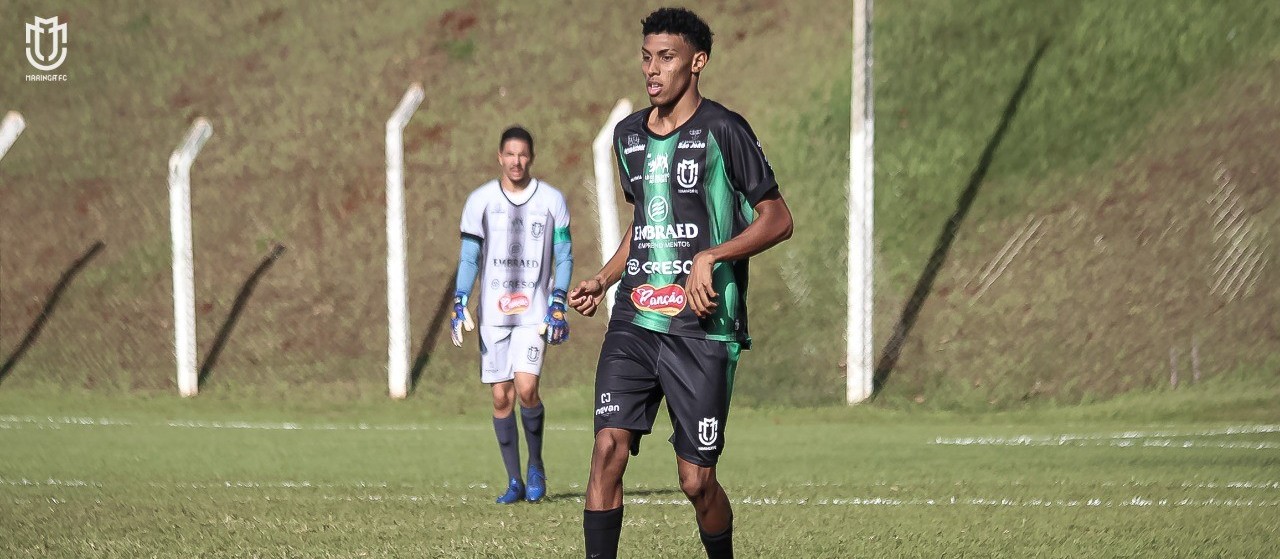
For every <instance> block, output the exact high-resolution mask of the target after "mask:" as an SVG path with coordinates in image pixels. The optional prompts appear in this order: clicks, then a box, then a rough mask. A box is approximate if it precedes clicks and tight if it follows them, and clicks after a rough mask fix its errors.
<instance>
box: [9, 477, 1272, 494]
mask: <svg viewBox="0 0 1280 559" xmlns="http://www.w3.org/2000/svg"><path fill="white" fill-rule="evenodd" d="M6 485H7V486H11V487H94V488H105V487H109V485H110V484H104V483H102V482H99V481H87V480H83V479H55V478H43V479H33V478H26V477H21V478H2V477H0V486H6ZM146 485H147V486H148V487H152V488H155V489H179V490H185V489H191V490H196V491H205V490H211V489H300V490H305V489H406V490H445V491H449V490H472V489H486V490H487V489H490V487H491V486H490V484H488V483H485V482H479V481H473V482H466V483H450V482H447V481H446V482H441V483H430V484H413V483H402V482H395V483H392V482H387V481H350V482H343V483H334V482H321V481H308V480H277V481H246V480H238V481H237V480H225V481H201V482H149V483H147V484H146ZM916 485H919V484H912V483H891V482H887V481H879V482H875V483H870V484H868V483H840V482H813V481H810V482H802V483H794V484H785V483H780V484H769V483H761V484H752V485H751V486H750V487H749V488H735V487H730V488H729V491H730V492H731V493H740V492H746V491H769V492H783V491H786V490H790V489H797V488H806V489H807V488H832V487H838V488H853V489H866V488H867V486H871V487H882V488H891V490H898V488H902V487H906V488H911V487H913V486H916ZM964 485H966V486H972V487H978V486H995V487H1019V488H1029V487H1031V486H1030V485H1028V484H1027V483H1026V482H1023V481H1019V480H1013V481H992V482H990V483H987V482H982V483H967V484H964ZM1036 485H1037V486H1046V487H1058V488H1072V487H1078V488H1104V489H1113V488H1119V489H1150V488H1175V487H1176V488H1179V489H1237V490H1258V491H1280V481H1275V480H1273V481H1266V480H1255V481H1181V482H1176V481H1138V480H1132V479H1130V480H1125V481H1102V482H1085V483H1074V482H1070V481H1063V480H1059V481H1053V482H1049V483H1045V484H1036ZM493 487H495V488H498V486H496V485H495V486H493ZM563 487H564V488H566V489H568V490H573V491H581V490H582V484H580V483H570V484H567V485H565V486H563ZM501 488H505V485H503V486H502V487H501ZM627 490H628V491H669V492H672V493H674V492H677V491H679V489H678V488H677V487H676V485H675V484H672V485H648V484H643V483H639V484H632V485H628V486H627Z"/></svg>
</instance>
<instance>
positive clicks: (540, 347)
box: [511, 326, 547, 502]
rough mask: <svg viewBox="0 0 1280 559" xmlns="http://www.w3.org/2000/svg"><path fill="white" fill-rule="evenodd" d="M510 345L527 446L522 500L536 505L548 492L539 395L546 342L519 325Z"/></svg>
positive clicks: (531, 329) (532, 329) (543, 415)
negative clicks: (527, 455) (527, 460)
mask: <svg viewBox="0 0 1280 559" xmlns="http://www.w3.org/2000/svg"><path fill="white" fill-rule="evenodd" d="M511 343H512V351H513V353H512V355H511V359H512V361H513V367H514V368H515V371H516V373H515V384H516V394H517V396H518V397H519V402H520V422H521V423H522V424H524V437H525V442H526V443H527V444H528V447H529V475H528V477H527V478H526V482H527V485H526V486H525V499H526V500H528V501H529V502H537V501H540V500H542V497H543V496H545V495H546V493H547V471H546V468H545V467H544V466H543V464H542V428H543V425H544V423H545V419H546V408H545V407H544V406H543V405H542V398H541V396H539V395H538V381H539V379H540V378H541V374H542V361H543V357H544V354H543V353H544V351H546V340H544V339H543V338H542V336H541V335H540V334H539V333H538V327H537V326H520V327H517V328H516V329H515V331H514V332H512V334H511Z"/></svg>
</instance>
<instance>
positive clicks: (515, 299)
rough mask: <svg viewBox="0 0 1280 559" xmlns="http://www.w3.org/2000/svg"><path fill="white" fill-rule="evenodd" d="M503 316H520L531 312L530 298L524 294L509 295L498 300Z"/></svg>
mask: <svg viewBox="0 0 1280 559" xmlns="http://www.w3.org/2000/svg"><path fill="white" fill-rule="evenodd" d="M498 310H499V311H502V314H520V313H522V312H524V311H527V310H529V296H528V295H525V294H524V293H507V294H504V295H503V296H502V297H501V298H499V299H498Z"/></svg>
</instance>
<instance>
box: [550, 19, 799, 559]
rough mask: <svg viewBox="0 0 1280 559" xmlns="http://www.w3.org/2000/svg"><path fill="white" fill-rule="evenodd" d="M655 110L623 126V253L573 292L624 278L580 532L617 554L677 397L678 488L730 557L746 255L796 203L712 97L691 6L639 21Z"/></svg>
mask: <svg viewBox="0 0 1280 559" xmlns="http://www.w3.org/2000/svg"><path fill="white" fill-rule="evenodd" d="M642 25H643V36H644V43H643V47H642V48H641V49H640V53H641V64H640V67H641V69H642V70H643V73H644V79H645V87H646V91H647V93H648V94H649V101H650V103H651V105H652V106H651V107H649V108H646V109H643V110H641V111H639V112H637V113H635V114H632V115H631V116H629V117H627V118H626V119H624V120H623V121H622V122H620V123H619V124H618V126H617V128H615V130H614V149H615V150H616V152H615V156H616V158H617V162H618V171H619V176H620V179H621V183H622V192H623V194H624V196H625V197H626V200H627V201H628V202H630V203H631V204H633V206H634V212H633V217H632V223H631V226H630V227H628V228H627V232H626V235H625V238H624V239H623V241H622V244H621V245H620V246H619V247H618V251H617V253H615V254H614V255H613V257H612V258H611V259H610V260H609V262H608V263H606V264H605V265H604V267H603V268H602V269H601V270H600V272H599V273H598V274H596V275H595V276H594V277H592V278H590V279H588V280H586V281H583V282H581V283H579V284H578V286H577V287H576V288H574V290H573V292H572V293H570V295H569V305H570V306H572V307H573V308H574V309H575V310H577V311H578V312H580V313H582V314H583V315H584V316H591V315H593V314H594V313H595V311H596V309H597V308H598V306H599V305H600V301H601V300H602V299H603V298H604V296H605V292H606V289H608V288H609V287H610V286H611V285H613V284H614V283H615V282H618V281H619V280H621V282H622V283H621V286H620V287H619V289H618V294H617V300H616V303H615V306H614V310H613V317H612V319H611V320H610V322H609V327H608V331H607V332H606V334H605V338H604V344H603V346H602V347H601V349H600V360H599V364H598V365H597V368H596V382H595V432H596V436H595V448H594V449H593V450H592V453H591V470H590V478H589V479H588V482H587V494H586V507H585V510H584V511H583V532H584V537H585V540H586V551H587V557H591V558H601V557H615V556H616V555H617V550H618V538H619V535H620V533H621V530H622V473H623V471H624V470H625V469H626V466H627V460H628V451H629V452H630V453H631V454H636V453H638V452H639V450H640V438H641V436H643V435H645V434H648V433H649V432H651V430H652V426H653V422H654V419H655V417H656V415H657V411H658V404H659V403H660V401H661V400H662V398H663V397H665V398H666V399H667V409H668V411H669V412H670V416H671V423H672V427H673V428H674V431H675V432H674V434H673V435H672V436H671V440H670V442H671V444H672V445H673V446H674V447H675V454H676V468H677V471H678V473H679V477H680V489H681V490H683V491H684V493H685V495H686V496H688V498H689V500H690V501H691V502H692V503H693V507H694V510H695V513H696V519H697V524H698V529H699V531H700V533H701V537H702V543H703V546H704V547H705V548H706V551H707V556H708V557H713V558H718V557H732V556H733V540H732V535H733V513H732V511H731V510H730V506H729V498H728V496H727V495H725V492H724V489H723V488H722V487H721V486H720V483H719V482H718V481H717V478H716V461H717V460H718V459H719V457H720V453H721V452H722V451H723V450H724V445H725V421H726V420H727V419H728V413H729V397H730V395H731V394H732V391H733V375H734V371H735V369H736V366H737V363H738V352H739V351H740V350H742V349H747V347H748V346H749V345H750V343H751V338H750V337H749V336H748V335H747V307H746V291H747V258H748V257H750V256H752V255H755V254H758V253H760V252H762V251H764V250H766V249H768V248H769V247H772V246H774V245H776V244H778V243H779V242H782V241H784V240H786V239H788V238H790V236H791V231H792V220H791V211H790V210H789V209H788V208H787V204H786V202H785V201H784V200H783V198H782V195H781V194H780V193H779V191H778V183H777V181H776V180H775V179H774V176H773V170H772V168H771V167H770V166H769V162H768V161H767V160H766V159H765V156H764V152H763V151H762V149H761V147H760V143H759V142H758V141H757V140H756V136H755V134H754V133H753V132H752V131H751V127H750V126H749V125H748V124H747V122H746V121H745V120H743V118H742V117H741V116H739V115H738V114H737V113H734V112H733V111H730V110H729V109H726V108H725V107H724V106H722V105H720V104H719V103H716V102H715V101H712V100H710V99H704V98H703V97H702V95H701V94H700V93H699V91H698V82H699V79H700V76H701V75H702V71H703V69H704V68H705V67H706V65H707V60H708V59H709V57H710V56H711V30H710V28H709V27H708V26H707V24H706V23H705V22H703V21H702V20H701V19H700V18H699V17H698V16H697V15H695V14H694V13H693V12H690V11H688V10H685V9H672V8H663V9H660V10H657V11H655V12H653V13H652V14H650V15H649V16H648V17H647V18H645V19H644V20H643V22H642Z"/></svg>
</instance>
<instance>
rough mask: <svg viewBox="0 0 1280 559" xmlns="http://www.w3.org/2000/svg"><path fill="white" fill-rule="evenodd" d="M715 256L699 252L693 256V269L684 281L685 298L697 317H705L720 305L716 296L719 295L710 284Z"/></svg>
mask: <svg viewBox="0 0 1280 559" xmlns="http://www.w3.org/2000/svg"><path fill="white" fill-rule="evenodd" d="M715 264H716V259H715V257H713V256H711V255H710V254H707V253H705V252H699V253H698V254H697V255H695V256H694V257H693V269H692V270H690V272H689V277H688V278H686V279H685V281H684V294H685V300H686V301H687V302H688V305H689V309H690V310H692V311H693V314H696V315H698V318H707V317H708V316H711V313H713V312H715V311H716V307H718V306H720V305H719V303H717V302H716V298H717V297H719V296H720V294H719V293H716V292H715V290H714V289H712V286H711V275H712V270H713V269H714V268H715Z"/></svg>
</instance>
